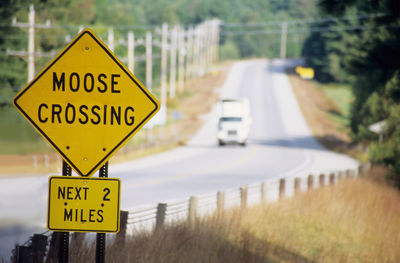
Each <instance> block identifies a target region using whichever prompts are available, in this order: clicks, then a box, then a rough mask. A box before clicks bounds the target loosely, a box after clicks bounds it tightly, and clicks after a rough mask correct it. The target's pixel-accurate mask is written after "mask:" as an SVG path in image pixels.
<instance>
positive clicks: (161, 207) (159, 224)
mask: <svg viewBox="0 0 400 263" xmlns="http://www.w3.org/2000/svg"><path fill="white" fill-rule="evenodd" d="M166 214H167V204H165V203H159V204H158V206H157V214H156V228H155V231H159V230H161V229H162V228H163V227H164V223H165V216H166Z"/></svg>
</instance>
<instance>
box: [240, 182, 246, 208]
mask: <svg viewBox="0 0 400 263" xmlns="http://www.w3.org/2000/svg"><path fill="white" fill-rule="evenodd" d="M240 208H241V210H242V211H244V210H246V209H247V185H243V186H242V187H240Z"/></svg>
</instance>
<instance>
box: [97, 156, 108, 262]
mask: <svg viewBox="0 0 400 263" xmlns="http://www.w3.org/2000/svg"><path fill="white" fill-rule="evenodd" d="M99 177H108V162H106V163H105V164H104V165H103V166H102V167H101V168H100V170H99ZM105 255H106V234H105V233H97V234H96V263H103V262H105Z"/></svg>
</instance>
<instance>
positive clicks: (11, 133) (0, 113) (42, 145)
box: [0, 106, 51, 154]
mask: <svg viewBox="0 0 400 263" xmlns="http://www.w3.org/2000/svg"><path fill="white" fill-rule="evenodd" d="M50 149H51V148H50V146H48V145H47V143H46V141H45V140H44V139H43V138H42V137H41V136H40V135H39V134H38V133H37V132H36V131H35V129H34V128H33V127H32V126H31V125H30V124H29V123H28V122H27V121H26V120H25V119H24V118H23V117H22V116H21V114H19V113H18V111H17V110H16V109H15V108H14V107H11V106H6V107H2V108H0V154H27V153H32V152H36V153H45V152H50V151H51V150H50Z"/></svg>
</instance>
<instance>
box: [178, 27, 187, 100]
mask: <svg viewBox="0 0 400 263" xmlns="http://www.w3.org/2000/svg"><path fill="white" fill-rule="evenodd" d="M178 29H179V31H178V91H179V92H180V93H182V92H183V90H184V87H185V67H184V63H185V53H186V50H185V29H184V28H182V27H179V28H178Z"/></svg>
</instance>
